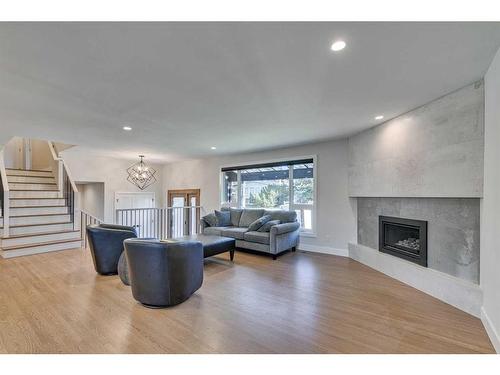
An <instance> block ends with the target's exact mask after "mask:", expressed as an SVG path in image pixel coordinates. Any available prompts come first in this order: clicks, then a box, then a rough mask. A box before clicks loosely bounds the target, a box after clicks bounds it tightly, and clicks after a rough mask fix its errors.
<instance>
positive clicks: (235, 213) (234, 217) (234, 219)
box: [229, 207, 243, 227]
mask: <svg viewBox="0 0 500 375" xmlns="http://www.w3.org/2000/svg"><path fill="white" fill-rule="evenodd" d="M229 212H231V225H232V226H233V227H237V226H239V224H240V217H241V213H242V212H243V209H241V208H232V207H231V208H230V209H229Z"/></svg>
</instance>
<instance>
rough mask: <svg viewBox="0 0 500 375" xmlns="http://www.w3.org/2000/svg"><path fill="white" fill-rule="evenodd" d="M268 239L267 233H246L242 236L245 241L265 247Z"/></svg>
mask: <svg viewBox="0 0 500 375" xmlns="http://www.w3.org/2000/svg"><path fill="white" fill-rule="evenodd" d="M269 237H270V234H269V232H257V231H252V232H246V233H245V235H244V239H245V241H248V242H257V243H263V244H265V245H269Z"/></svg>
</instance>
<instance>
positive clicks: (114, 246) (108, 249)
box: [87, 224, 137, 275]
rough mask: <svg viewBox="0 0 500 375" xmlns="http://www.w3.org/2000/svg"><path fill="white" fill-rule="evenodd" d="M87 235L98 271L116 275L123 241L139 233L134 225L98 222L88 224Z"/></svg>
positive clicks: (103, 273) (101, 273)
mask: <svg viewBox="0 0 500 375" xmlns="http://www.w3.org/2000/svg"><path fill="white" fill-rule="evenodd" d="M87 237H88V240H89V247H90V253H91V254H92V260H93V261H94V268H95V270H96V272H97V273H99V274H100V275H116V274H117V272H118V259H119V258H120V255H121V254H122V252H123V241H124V240H126V239H127V238H136V237H137V233H136V231H135V229H134V228H133V227H128V226H124V225H114V224H97V225H88V226H87Z"/></svg>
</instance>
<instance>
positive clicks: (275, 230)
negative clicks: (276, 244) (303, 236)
mask: <svg viewBox="0 0 500 375" xmlns="http://www.w3.org/2000/svg"><path fill="white" fill-rule="evenodd" d="M299 228H300V224H299V223H298V222H294V223H284V224H278V225H273V226H272V227H271V235H278V234H283V233H288V232H293V231H296V230H297V229H299Z"/></svg>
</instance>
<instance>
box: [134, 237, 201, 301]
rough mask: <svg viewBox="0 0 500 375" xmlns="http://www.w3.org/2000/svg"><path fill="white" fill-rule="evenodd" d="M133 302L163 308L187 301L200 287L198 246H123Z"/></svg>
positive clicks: (140, 242)
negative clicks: (134, 300)
mask: <svg viewBox="0 0 500 375" xmlns="http://www.w3.org/2000/svg"><path fill="white" fill-rule="evenodd" d="M124 245H125V256H126V258H127V263H128V268H129V277H130V284H131V287H132V295H133V296H134V298H135V299H136V300H137V301H139V302H140V303H141V304H143V305H144V306H146V307H152V308H157V307H166V306H173V305H177V304H179V303H181V302H184V301H185V300H187V299H188V298H189V297H190V296H191V295H192V294H193V293H194V292H195V291H196V290H198V289H199V288H200V287H201V285H202V283H203V246H202V244H201V242H197V241H184V242H161V241H158V240H140V239H128V240H125V242H124Z"/></svg>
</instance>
